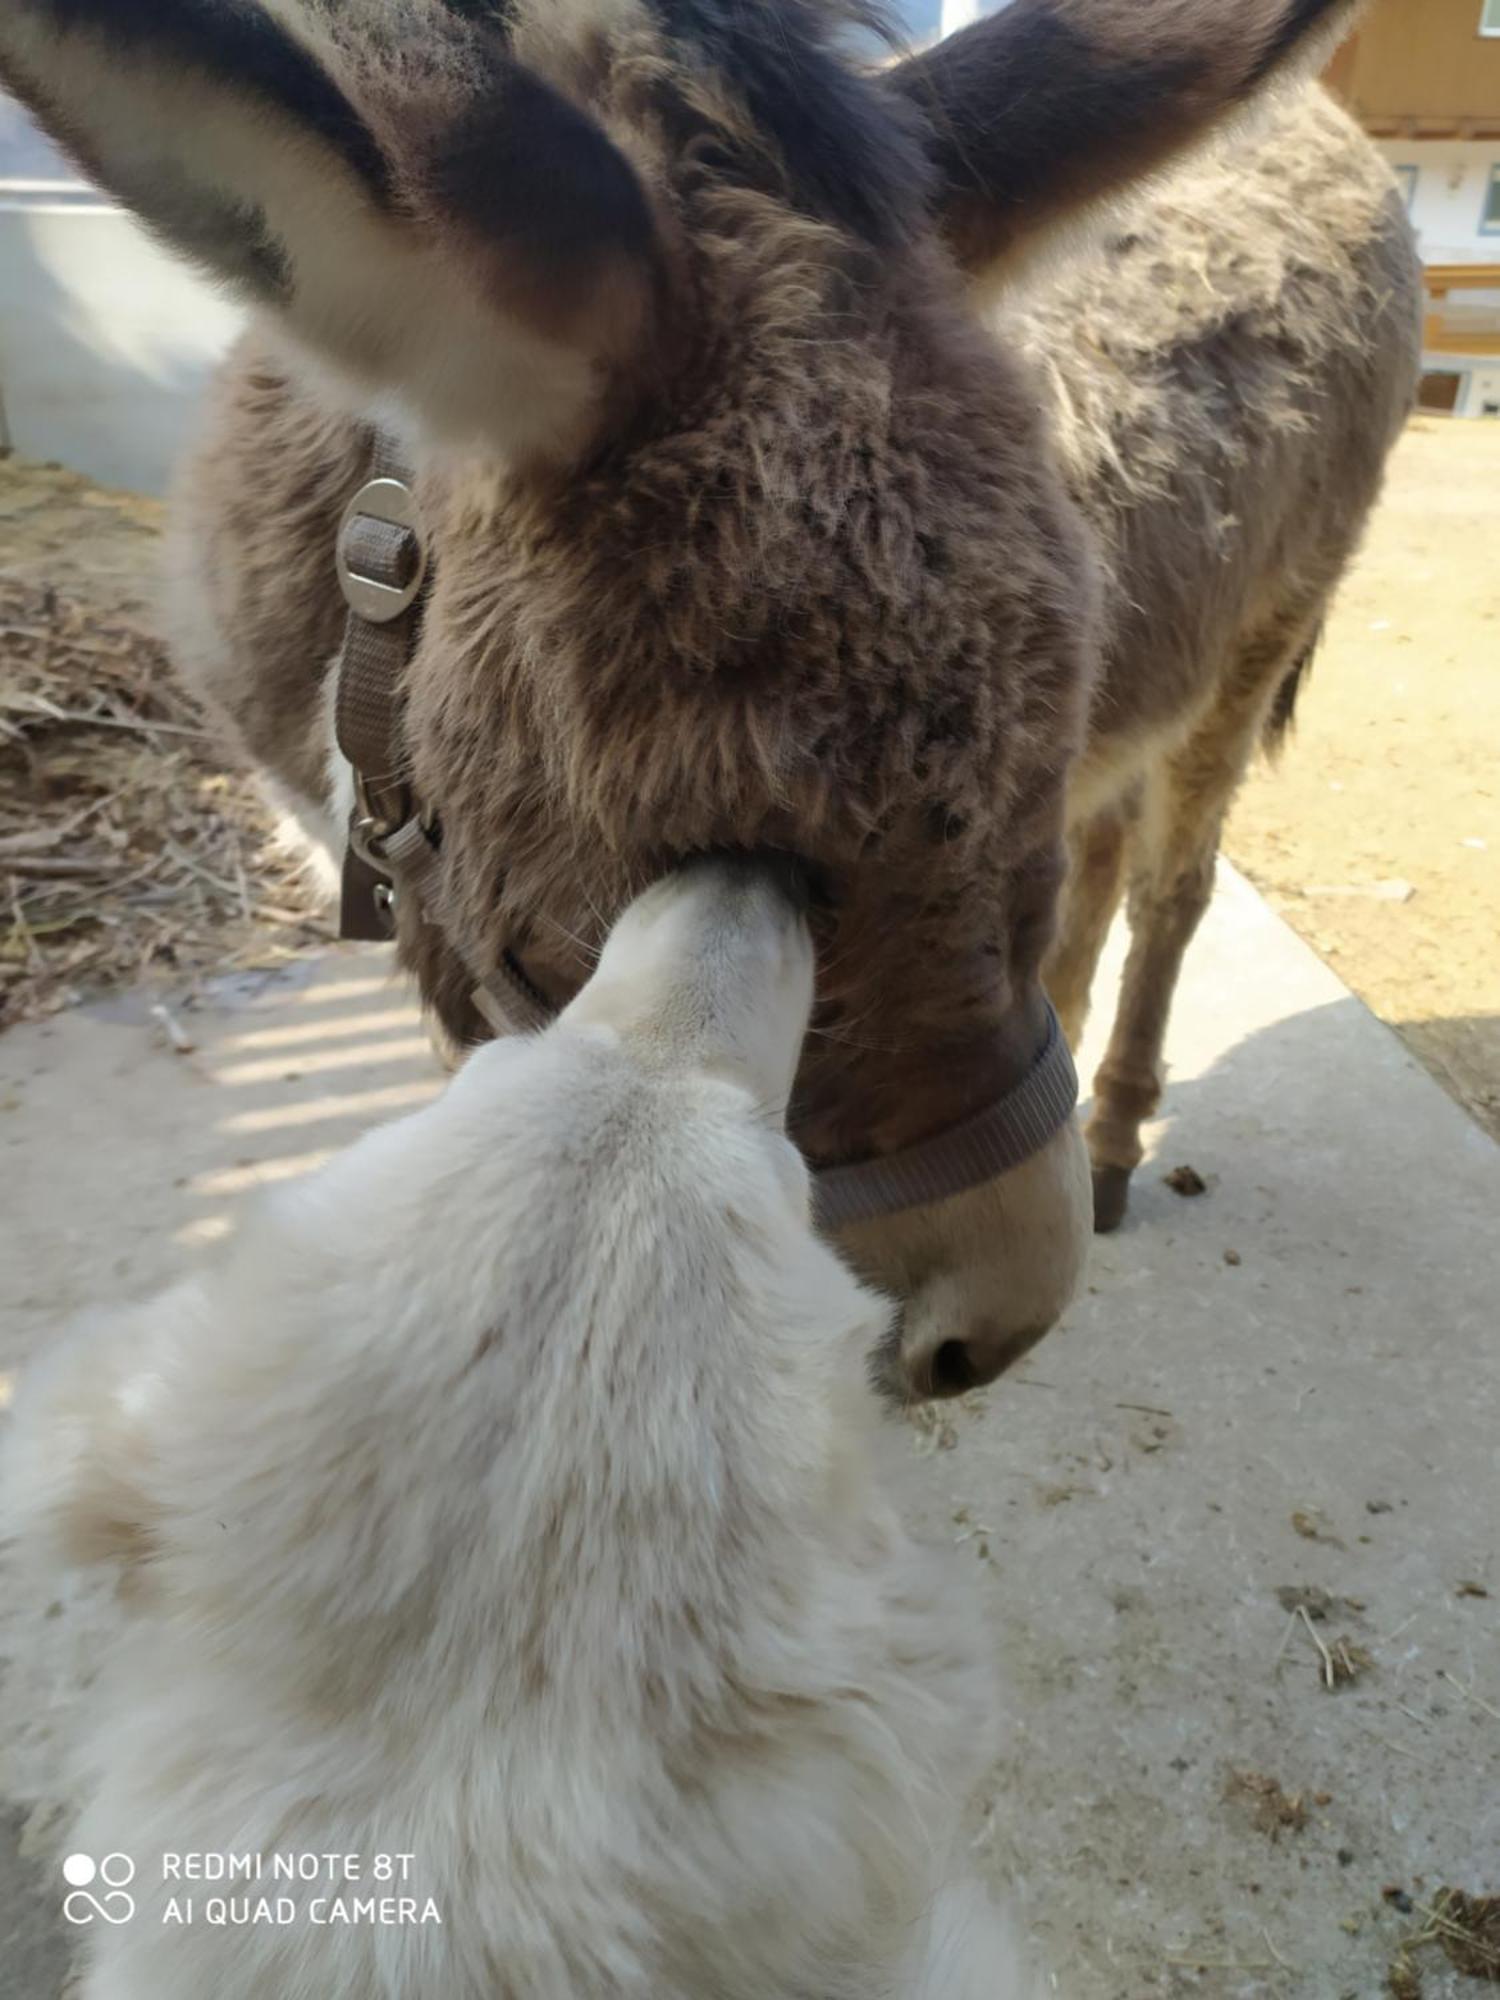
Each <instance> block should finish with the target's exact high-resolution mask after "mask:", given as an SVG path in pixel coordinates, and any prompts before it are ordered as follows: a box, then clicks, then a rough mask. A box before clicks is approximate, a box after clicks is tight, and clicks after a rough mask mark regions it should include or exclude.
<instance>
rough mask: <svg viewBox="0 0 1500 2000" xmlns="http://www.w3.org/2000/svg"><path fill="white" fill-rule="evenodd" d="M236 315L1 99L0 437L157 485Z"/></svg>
mask: <svg viewBox="0 0 1500 2000" xmlns="http://www.w3.org/2000/svg"><path fill="white" fill-rule="evenodd" d="M240 323H241V322H240V314H239V313H238V312H237V311H236V310H235V309H234V308H233V307H231V306H229V305H227V304H226V303H225V302H224V300H222V299H221V298H219V297H218V296H217V295H216V294H215V293H214V292H213V291H211V290H210V289H209V287H208V286H207V285H206V284H203V283H202V282H200V281H199V280H198V279H197V278H195V277H194V276H193V274H192V273H191V272H190V271H189V270H188V269H187V268H186V267H185V266H184V265H183V264H181V263H179V262H178V261H177V260H176V259H175V258H173V257H169V256H168V255H167V254H166V252H165V251H163V250H160V249H158V248H157V246H156V245H155V244H154V243H153V242H152V241H151V239H150V238H149V237H148V236H147V235H146V234H145V233H144V231H142V230H141V229H139V228H138V227H137V226H136V225H135V223H133V222H132V221H131V220H130V218H129V217H128V216H126V215H124V214H122V213H121V212H120V210H118V209H117V208H115V207H113V206H112V205H111V204H110V203H109V202H107V201H104V200H102V199H101V198H100V197H99V196H98V195H97V194H96V193H95V192H94V191H93V190H92V189H90V188H88V187H85V186H84V185H83V184H82V183H81V182H80V181H79V180H78V178H77V176H76V175H75V174H74V173H73V171H72V169H71V168H70V167H69V166H68V165H67V163H66V162H65V161H64V160H62V159H61V158H60V156H59V155H58V154H57V153H56V152H55V151H54V149H53V148H52V147H51V146H50V145H49V144H48V142H47V141H46V140H45V139H44V138H43V137H42V136H41V134H40V133H38V132H37V131H36V130H35V128H34V127H33V126H32V125H31V124H30V122H29V121H28V120H27V119H26V117H25V115H24V113H23V112H22V111H21V110H20V109H19V107H18V106H16V105H15V104H13V103H10V102H9V101H8V100H6V99H4V98H0V441H3V442H6V443H9V444H11V445H13V446H14V447H15V449H16V450H17V451H20V452H23V453H25V454H26V456H27V457H29V458H41V459H57V460H59V461H60V462H61V463H62V464H64V465H67V466H71V467H72V468H73V469H74V470H75V471H77V472H85V473H87V474H88V475H89V476H90V477H91V478H93V479H97V480H100V481H101V482H102V483H103V484H105V485H107V486H125V487H131V488H133V489H135V490H136V491H137V492H141V493H160V492H162V491H163V490H164V489H165V487H166V484H167V481H168V479H169V477H170V474H171V470H172V467H173V465H174V463H175V462H176V460H177V458H178V456H179V454H180V452H181V450H182V446H183V443H184V441H185V439H186V437H187V434H188V432H189V430H190V429H191V426H192V422H193V416H194V412H195V409H196V406H197V401H198V397H199V395H200V393H201V391H202V389H203V386H204V384H205V382H206V381H207V379H208V376H209V374H210V372H211V370H212V369H213V366H214V364H215V362H216V361H217V360H218V358H219V356H220V355H221V354H222V353H223V352H224V350H225V348H226V347H227V346H228V345H229V343H230V341H231V340H233V338H234V336H235V333H236V332H237V331H238V328H239V326H240Z"/></svg>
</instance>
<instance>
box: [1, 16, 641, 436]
mask: <svg viewBox="0 0 1500 2000" xmlns="http://www.w3.org/2000/svg"><path fill="white" fill-rule="evenodd" d="M503 18H504V16H503V10H502V9H500V8H499V7H495V8H491V7H489V6H488V5H485V6H476V5H474V4H472V0H382V3H381V4H379V5H376V4H368V5H366V4H352V5H351V4H349V0H338V4H336V5H329V4H328V0H266V4H258V0H3V4H0V77H3V79H4V80H5V81H6V82H7V83H8V84H9V85H10V87H11V88H12V89H13V90H14V91H15V92H16V94H17V95H18V96H20V97H21V98H22V99H23V100H24V101H25V102H26V103H28V104H29V105H30V106H31V107H32V109H33V110H34V111H35V112H36V114H37V116H38V117H39V118H40V119H41V122H42V123H43V124H44V125H45V126H47V127H48V129H49V130H50V131H51V132H52V133H53V135H54V136H55V137H56V138H57V139H58V140H59V141H60V142H61V143H62V144H63V145H64V146H66V147H67V148H68V149H69V150H70V151H71V152H72V153H74V154H75V155H76V156H77V158H78V159H79V161H80V162H81V164H82V165H83V167H84V169H85V170H86V171H87V172H88V173H90V174H91V175H92V176H93V177H94V178H95V179H97V180H98V181H99V182H101V183H102V184H103V185H104V186H105V187H106V188H108V189H110V190H111V191H112V192H114V193H115V194H117V195H118V196H119V197H120V199H121V200H123V201H124V202H125V203H126V204H127V205H128V206H129V207H130V208H132V209H133V210H135V212H136V213H137V214H138V215H139V216H140V217H141V218H142V219H143V220H144V221H145V222H146V223H147V224H148V225H150V227H151V228H152V229H153V230H155V231H156V232H157V233H158V234H159V235H161V236H162V237H164V238H165V239H166V240H167V242H168V243H169V244H171V245H173V246H174V247H175V248H176V249H178V250H180V251H182V252H183V253H184V254H186V255H187V256H189V257H192V258H193V259H195V260H196V261H197V262H198V263H200V264H203V265H205V266H206V267H207V268H208V270H209V271H210V272H211V273H213V274H215V275H216V276H217V277H219V278H220V279H222V280H224V281H226V282H227V283H228V284H229V285H231V286H232V287H233V288H234V289H235V290H236V291H237V292H238V293H239V294H240V295H242V296H244V297H247V298H248V299H250V300H251V301H253V302H255V303H257V304H259V305H262V306H267V307H271V308H273V309H274V310H275V311H276V312H277V313H278V314H279V315H280V316H281V317H282V319H283V320H284V322H285V324H286V325H287V326H288V327H289V328H290V330H291V331H292V332H293V333H294V334H295V335H297V336H298V337H299V338H300V340H301V341H302V342H303V343H304V344H305V345H306V346H307V347H308V348H309V349H311V350H312V351H314V352H316V353H318V354H320V355H322V356H323V357H325V358H326V359H328V360H331V361H332V362H333V363H334V364H335V365H336V367H337V368H338V369H339V370H340V371H341V372H342V373H343V374H345V375H346V376H347V377H349V378H351V379H352V380H353V381H354V383H355V384H356V385H357V386H358V388H360V389H361V390H362V391H366V392H375V393H379V392H391V391H394V392H396V393H397V394H398V395H399V396H401V397H402V398H404V400H405V401H406V402H407V403H408V404H410V405H411V406H412V407H413V408H414V409H415V410H416V412H417V413H418V415H419V417H420V418H421V419H423V420H425V422H426V424H427V425H428V426H429V427H432V428H434V429H435V430H436V431H438V432H439V433H440V434H443V435H446V436H448V437H450V438H456V439H459V440H462V441H466V442H473V441H474V440H475V438H476V434H477V435H478V436H480V437H483V438H485V439H487V440H488V441H489V442H491V443H495V444H498V445H499V446H500V447H501V448H502V449H503V450H508V451H511V452H514V453H516V454H518V455H529V456H536V455H541V456H554V455H561V454H565V453H567V452H568V451H570V450H572V449H573V448H575V447H576V445H577V444H578V443H579V442H581V440H582V437H583V435H584V434H585V433H586V430H587V426H588V423H589V421H590V417H591V413H592V412H593V411H594V410H595V409H596V407H597V404H598V400H599V397H600V395H601V392H602V390H603V388H604V386H605V385H606V383H607V382H608V380H609V378H610V377H611V376H612V374H613V373H614V372H615V371H616V370H617V369H618V368H619V367H621V366H622V365H624V364H625V363H626V362H627V361H628V359H629V357H630V355H631V354H632V353H633V352H639V350H640V348H641V346H642V344H643V342H644V339H645V334H646V322H647V318H648V315H649V313H650V311H651V305H652V300H653V297H654V293H655V282H654V281H655V275H656V270H657V266H658V262H659V252H658V245H657V241H656V233H655V228H654V225H653V221H652V216H651V213H650V210H649V207H648V204H647V201H646V198H645V196H644V194H643V192H642V189H641V186H640V183H639V181H638V180H637V178H636V175H635V173H634V171H633V170H632V168H631V167H630V165H629V163H628V162H627V161H626V160H625V158H624V157H623V155H622V154H621V153H620V152H619V151H618V149H617V148H616V147H615V146H614V145H613V144H612V143H611V142H610V140H609V139H608V138H607V137H606V135H605V134H604V132H603V131H602V130H601V129H600V128H599V127H598V126H597V125H596V124H594V123H593V121H592V120H590V119H589V118H588V117H587V116H586V115H585V114H584V113H583V112H582V111H580V110H579V109H578V108H577V107H576V106H575V105H574V104H572V103H571V102H570V101H568V100H567V99H566V98H564V97H563V96H562V95H561V94H560V93H558V92H557V91H555V90H554V89H553V88H551V86H550V85H548V84H547V83H546V82H544V81H543V80H542V79H541V78H540V77H538V76H537V75H535V74H534V73H533V72H531V71H529V70H527V69H525V68H523V67H521V66H520V65H519V64H517V63H516V62H515V61H514V60H513V59H512V57H511V55H510V52H509V49H508V47H507V45H506V42H505V39H504V34H503V28H502V26H501V25H500V24H501V23H502V22H503Z"/></svg>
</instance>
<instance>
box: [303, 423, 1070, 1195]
mask: <svg viewBox="0 0 1500 2000" xmlns="http://www.w3.org/2000/svg"><path fill="white" fill-rule="evenodd" d="M337 561H338V577H339V587H340V589H341V590H342V591H343V594H344V600H345V602H346V604H347V605H348V607H349V616H348V620H347V622H346V625H345V628H344V644H343V650H342V652H341V653H340V655H339V660H338V665H337V668H336V672H337V674H338V687H337V698H336V705H335V710H334V717H335V720H334V733H335V736H336V738H337V741H338V747H339V750H340V752H341V753H342V754H343V756H344V757H345V758H347V759H348V762H349V766H350V768H351V770H352V771H353V774H354V808H353V811H352V813H351V815H350V820H349V833H348V847H347V850H346V853H345V856H344V873H343V894H342V897H341V901H340V910H339V935H340V936H341V937H346V938H365V939H373V938H388V937H390V936H391V935H392V933H393V931H394V928H395V909H396V904H397V901H398V899H399V900H401V901H403V902H409V903H410V904H411V905H412V906H413V907H414V908H415V910H416V911H417V914H418V915H419V916H420V918H421V919H422V921H423V922H425V923H434V922H440V918H439V917H438V915H437V914H436V913H437V910H438V861H439V854H440V843H441V832H440V828H439V825H438V821H437V819H436V817H435V816H434V815H433V814H431V813H428V812H424V811H423V809H422V806H421V804H420V802H419V800H418V799H417V797H416V795H415V793H414V791H413V790H412V786H411V781H410V777H409V775H408V772H407V768H406V760H405V754H404V751H403V749H402V736H401V704H402V700H403V697H404V683H405V679H406V670H407V666H408V664H409V662H410V660H411V657H412V654H413V653H414V651H415V650H416V644H417V639H418V635H419V633H420V630H421V620H422V610H423V601H424V592H425V589H426V584H427V574H428V559H427V550H426V546H425V544H424V542H423V539H422V530H421V521H420V517H419V515H418V512H417V502H416V496H415V494H414V493H413V491H412V476H411V473H410V470H409V469H408V467H407V466H406V464H405V462H404V460H403V459H402V456H401V454H400V452H399V451H398V449H397V448H396V446H395V445H394V444H393V443H392V441H391V440H390V439H389V438H388V437H386V436H383V435H381V434H378V433H377V435H376V439H375V450H374V457H373V460H372V463H371V467H370V478H369V479H368V481H367V482H366V483H365V485H364V486H362V487H361V488H360V490H359V492H358V493H356V494H355V496H354V498H353V499H352V500H351V501H350V502H349V505H348V507H347V508H346V509H345V512H344V518H343V521H342V523H341V524H340V527H339V536H338V551H337ZM449 942H450V944H451V943H452V940H451V939H450V940H449ZM455 949H457V947H455ZM460 955H461V957H462V958H463V963H464V965H465V967H466V969H467V970H468V972H469V975H470V977H471V978H472V979H473V981H474V993H473V1004H474V1007H475V1009H476V1011H477V1012H478V1013H479V1015H480V1016H481V1018H482V1019H483V1020H484V1021H485V1023H486V1024H487V1025H488V1027H489V1028H490V1029H491V1030H492V1031H493V1032H494V1033H495V1034H497V1035H504V1034H517V1033H523V1032H525V1031H527V1030H529V1029H535V1028H542V1027H545V1026H546V1025H547V1023H548V1022H549V1021H550V1020H552V1019H553V1017H554V1015H555V1013H556V1009H555V1008H554V1007H553V1006H552V1004H551V1003H550V1002H549V1001H548V999H547V998H546V996H545V995H544V994H543V993H542V992H541V991H540V989H539V988H538V987H537V986H536V985H535V984H534V983H533V982H532V980H531V979H530V978H528V976H527V973H526V969H525V967H524V966H523V965H522V963H521V961H520V958H519V957H518V956H517V954H516V953H515V952H514V951H512V950H510V949H506V950H504V951H502V953H501V955H500V959H499V963H498V964H496V965H494V966H476V965H475V964H473V963H472V962H471V961H470V960H469V958H468V957H467V956H466V955H464V954H462V953H461V954H460ZM1077 1102H1078V1077H1077V1073H1076V1071H1075V1070H1074V1068H1073V1059H1072V1057H1071V1056H1070V1055H1069V1053H1068V1045H1067V1042H1066V1040H1065V1039H1064V1036H1063V1032H1062V1029H1061V1027H1060V1026H1059V1024H1058V1019H1057V1016H1056V1014H1055V1013H1054V1012H1053V1011H1052V1008H1051V1006H1050V1004H1049V1006H1048V1008H1047V1032H1046V1038H1045V1040H1044V1042H1043V1045H1042V1048H1041V1051H1040V1053H1039V1054H1038V1055H1037V1057H1036V1059H1035V1061H1034V1062H1033V1063H1032V1065H1031V1067H1030V1068H1029V1069H1028V1070H1027V1072H1026V1074H1025V1075H1024V1076H1023V1077H1022V1078H1021V1080H1020V1082H1019V1083H1017V1084H1016V1085H1015V1087H1014V1088H1013V1089H1011V1090H1009V1091H1008V1092H1007V1093H1006V1094H1005V1096H1004V1097H1001V1098H998V1099H996V1100H995V1102H994V1103H992V1104H988V1105H986V1106H985V1108H984V1109H983V1110H982V1111H979V1112H976V1113H975V1114H974V1115H973V1116H972V1117H970V1118H967V1119H965V1120H963V1122H962V1123H960V1124H958V1125H953V1126H950V1127H949V1128H948V1129H947V1130H946V1131H943V1132H939V1133H936V1134H934V1136H933V1137H932V1138H930V1139H924V1140H921V1141H919V1142H918V1143H917V1144H916V1145H914V1146H908V1147H906V1148H905V1149H904V1150H903V1151H902V1152H899V1153H892V1154H888V1155H886V1156H885V1157H884V1158H880V1159H871V1160H856V1161H851V1162H850V1163H849V1164H847V1165H843V1166H833V1167H825V1168H824V1169H822V1171H821V1172H819V1173H818V1174H817V1175H815V1177H814V1205H815V1210H816V1214H817V1219H818V1222H819V1224H820V1226H821V1227H822V1228H824V1229H826V1230H829V1231H837V1230H840V1229H847V1228H850V1227H852V1226H853V1225H854V1224H856V1223H862V1222H874V1221H877V1220H878V1219H879V1218H880V1217H882V1216H887V1215H898V1214H900V1213H902V1212H903V1211H904V1210H907V1209H913V1208H925V1207H927V1206H929V1205H930V1204H931V1203H933V1202H939V1201H947V1200H950V1199H951V1198H952V1197H953V1196H955V1195H960V1194H966V1193H968V1192H969V1191H970V1190H971V1189H973V1188H977V1187H983V1186H984V1185H986V1183H988V1182H990V1181H993V1180H996V1179H998V1178H999V1176H1000V1175H1002V1174H1007V1173H1009V1172H1011V1171H1012V1169H1013V1168H1015V1167H1018V1166H1020V1165H1022V1164H1023V1162H1025V1161H1026V1160H1029V1159H1031V1158H1032V1157H1033V1156H1034V1155H1035V1154H1037V1153H1039V1152H1040V1151H1041V1150H1042V1148H1043V1147H1044V1146H1045V1145H1047V1143H1048V1142H1049V1140H1051V1139H1052V1138H1054V1137H1055V1136H1056V1134H1057V1133H1058V1132H1059V1131H1061V1129H1062V1128H1063V1126H1064V1125H1066V1124H1067V1122H1068V1120H1069V1119H1070V1118H1071V1117H1072V1115H1073V1110H1074V1107H1075V1106H1076V1104H1077Z"/></svg>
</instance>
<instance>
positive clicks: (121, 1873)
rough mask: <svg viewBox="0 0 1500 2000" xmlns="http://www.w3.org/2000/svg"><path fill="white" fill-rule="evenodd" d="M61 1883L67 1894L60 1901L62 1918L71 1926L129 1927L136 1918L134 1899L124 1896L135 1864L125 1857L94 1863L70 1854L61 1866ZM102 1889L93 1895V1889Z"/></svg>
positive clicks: (88, 1857)
mask: <svg viewBox="0 0 1500 2000" xmlns="http://www.w3.org/2000/svg"><path fill="white" fill-rule="evenodd" d="M62 1872H63V1880H64V1881H65V1882H66V1883H67V1884H68V1894H67V1895H66V1896H64V1897H63V1916H64V1918H65V1919H66V1920H67V1922H68V1923H70V1924H91V1923H93V1922H95V1920H96V1919H97V1920H99V1921H101V1922H103V1923H106V1924H128V1923H129V1922H130V1919H131V1918H132V1917H133V1916H134V1915H135V1898H134V1896H130V1895H127V1894H126V1889H127V1888H128V1886H129V1884H130V1883H132V1882H133V1881H134V1880H135V1863H134V1862H133V1861H132V1860H131V1858H130V1856H129V1855H128V1854H106V1855H105V1856H104V1858H103V1860H102V1861H96V1860H95V1859H94V1857H93V1856H92V1855H91V1854H70V1855H69V1856H68V1858H67V1860H66V1861H65V1862H64V1863H63V1868H62ZM96 1884H98V1885H101V1886H100V1887H99V1892H98V1894H97V1895H96V1894H95V1893H94V1890H95V1885H96Z"/></svg>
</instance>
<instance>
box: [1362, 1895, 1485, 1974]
mask: <svg viewBox="0 0 1500 2000" xmlns="http://www.w3.org/2000/svg"><path fill="white" fill-rule="evenodd" d="M1420 1915H1421V1917H1422V1926H1421V1928H1420V1930H1416V1931H1413V1932H1412V1933H1411V1935H1410V1936H1408V1937H1404V1938H1403V1939H1402V1940H1401V1943H1400V1945H1399V1946H1398V1947H1397V1950H1396V1955H1395V1957H1394V1958H1393V1959H1392V1960H1391V1966H1390V1970H1389V1972H1388V1973H1387V1975H1386V1990H1387V1992H1388V1993H1389V1994H1391V1996H1392V2000H1421V1994H1422V1975H1421V1971H1420V1969H1419V1967H1418V1965H1417V1962H1416V1959H1415V1958H1414V1957H1413V1953H1415V1952H1419V1951H1421V1950H1422V1949H1423V1948H1424V1947H1425V1946H1429V1945H1439V1946H1441V1948H1442V1951H1443V1954H1444V1956H1445V1957H1446V1958H1447V1960H1448V1963H1449V1964H1450V1965H1451V1966H1452V1967H1453V1968H1454V1970H1455V1971H1456V1972H1461V1973H1464V1974H1466V1975H1467V1976H1468V1977H1469V1978H1470V1979H1479V1980H1483V1981H1485V1982H1486V1983H1487V1984H1491V1985H1500V1896H1470V1895H1466V1894H1465V1892H1464V1891H1463V1890H1462V1889H1439V1890H1438V1892H1437V1894H1436V1895H1435V1896H1434V1897H1433V1899H1432V1902H1431V1903H1430V1904H1429V1905H1427V1906H1426V1907H1424V1908H1422V1909H1421V1911H1420Z"/></svg>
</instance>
